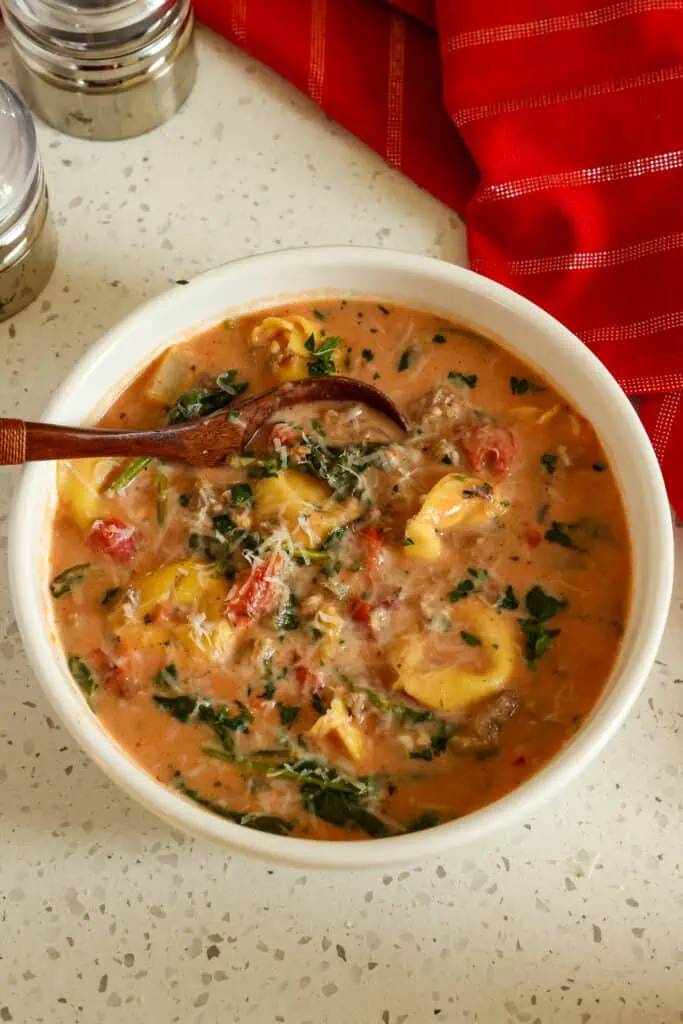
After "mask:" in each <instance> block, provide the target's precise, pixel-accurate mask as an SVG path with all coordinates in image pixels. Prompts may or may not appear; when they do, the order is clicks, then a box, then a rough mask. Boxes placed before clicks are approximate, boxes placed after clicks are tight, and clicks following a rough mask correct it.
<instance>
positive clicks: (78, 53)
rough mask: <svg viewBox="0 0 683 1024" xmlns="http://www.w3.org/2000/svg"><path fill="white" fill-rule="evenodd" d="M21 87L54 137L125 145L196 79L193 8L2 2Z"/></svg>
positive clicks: (158, 3)
mask: <svg viewBox="0 0 683 1024" xmlns="http://www.w3.org/2000/svg"><path fill="white" fill-rule="evenodd" d="M0 6H1V7H2V10H3V12H4V17H5V23H6V25H7V30H8V33H9V38H10V43H11V47H12V54H13V57H14V65H15V71H16V75H17V81H18V83H19V89H20V92H21V93H22V95H23V96H24V98H25V100H26V101H27V103H28V104H29V106H30V107H31V108H32V109H33V111H34V112H35V113H36V114H38V116H39V117H41V118H42V120H43V121H46V122H47V123H48V124H50V125H52V126H53V128H57V129H58V130H59V131H63V132H66V133H67V134H69V135H77V136H79V137H81V138H87V139H105V140H107V139H108V140H112V139H126V138H132V137H133V136H135V135H142V134H143V133H144V132H147V131H149V130H150V129H152V128H156V127H157V125H160V124H162V123H163V122H164V121H166V120H168V118H169V117H171V116H172V115H173V114H174V113H175V112H176V110H178V108H179V107H180V106H181V105H182V104H183V103H184V102H185V100H186V99H187V97H188V96H189V94H190V92H191V90H192V86H193V85H194V81H195V76H196V57H195V51H194V42H193V30H194V15H193V10H192V3H191V0H0Z"/></svg>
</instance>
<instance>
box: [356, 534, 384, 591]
mask: <svg viewBox="0 0 683 1024" xmlns="http://www.w3.org/2000/svg"><path fill="white" fill-rule="evenodd" d="M360 535H361V537H362V538H363V543H364V544H365V572H366V574H367V577H368V580H369V581H370V582H371V583H374V582H375V580H376V579H377V572H378V570H379V567H380V565H381V564H382V560H383V558H384V535H383V533H382V531H381V530H378V529H377V528H376V527H374V526H364V527H363V529H362V530H361V531H360Z"/></svg>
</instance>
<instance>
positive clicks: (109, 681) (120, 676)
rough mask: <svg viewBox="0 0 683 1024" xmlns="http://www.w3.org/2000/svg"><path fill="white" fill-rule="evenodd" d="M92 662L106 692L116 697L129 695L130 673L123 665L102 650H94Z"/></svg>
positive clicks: (91, 657)
mask: <svg viewBox="0 0 683 1024" xmlns="http://www.w3.org/2000/svg"><path fill="white" fill-rule="evenodd" d="M90 663H91V665H92V667H93V669H94V671H95V675H96V676H97V678H98V680H99V682H100V684H101V686H102V689H103V690H105V692H106V693H111V694H113V695H114V696H115V697H127V696H128V695H129V692H130V691H129V688H128V674H127V672H126V670H125V668H124V667H123V665H117V664H116V662H114V661H112V659H111V658H110V657H109V655H108V654H105V653H104V651H102V650H98V651H93V652H92V654H91V656H90Z"/></svg>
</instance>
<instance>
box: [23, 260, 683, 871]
mask: <svg viewBox="0 0 683 1024" xmlns="http://www.w3.org/2000/svg"><path fill="white" fill-rule="evenodd" d="M292 261H296V262H297V264H299V265H300V266H301V265H303V267H304V269H305V268H306V267H313V266H316V265H317V264H319V263H320V261H324V262H326V263H327V264H328V265H330V267H331V272H332V275H333V273H334V267H335V266H336V267H337V270H339V267H340V266H341V267H346V268H353V269H358V268H360V267H363V268H365V269H367V270H368V272H371V271H372V270H373V269H374V270H377V271H380V270H390V271H392V270H393V271H398V272H405V273H407V274H409V273H412V274H416V275H418V276H420V275H421V276H422V277H426V278H431V279H432V280H433V281H437V282H439V283H443V284H445V285H449V284H450V285H454V286H458V287H460V288H464V290H466V291H468V292H471V293H474V294H475V295H476V296H477V297H478V298H479V299H481V300H482V301H483V302H484V303H486V302H488V303H489V304H491V303H493V304H495V305H496V306H497V307H500V306H503V307H505V308H506V309H507V310H508V311H509V312H510V313H511V314H515V315H516V316H517V318H518V319H523V320H526V321H527V322H528V323H529V324H530V325H533V326H534V327H535V328H536V329H538V330H539V331H540V332H541V333H543V334H544V335H546V336H547V339H548V343H549V344H550V345H555V346H556V347H557V348H558V349H562V350H563V356H564V357H565V358H566V359H568V360H569V361H570V362H571V361H573V362H574V363H575V364H576V365H577V366H578V365H579V364H583V365H582V367H581V370H580V372H581V373H585V374H586V375H588V374H590V376H591V377H592V378H593V379H594V380H596V381H597V382H598V384H599V386H600V388H601V390H602V392H603V393H604V394H605V396H607V397H608V398H609V400H610V402H611V404H612V407H613V408H614V409H615V410H616V411H617V412H618V417H617V418H618V420H619V423H620V425H621V428H622V432H624V433H626V434H628V436H629V442H630V443H632V444H633V445H634V446H635V449H634V451H635V453H636V455H637V458H638V461H639V466H638V468H639V471H640V473H641V474H644V478H643V479H642V485H643V486H644V487H646V488H647V490H648V497H649V501H650V502H651V506H650V505H649V506H648V512H649V513H650V514H651V518H650V522H649V528H648V540H649V543H650V545H651V548H652V550H654V553H655V558H656V564H658V566H659V576H658V579H657V586H656V589H655V590H654V594H652V595H651V597H652V600H651V602H650V603H649V605H648V608H647V612H646V616H645V619H646V621H643V622H639V623H638V624H637V628H638V631H639V633H638V635H639V638H640V643H639V645H638V649H637V651H634V652H633V654H632V656H631V662H632V664H631V665H630V666H628V665H627V666H625V667H623V668H622V669H621V674H620V677H619V682H618V685H616V686H615V687H614V690H613V692H612V693H610V695H609V696H608V698H607V699H606V700H605V701H604V703H603V704H602V706H601V707H600V708H599V709H598V710H597V711H596V713H595V714H594V715H593V716H592V717H590V719H589V720H588V721H587V722H586V724H585V725H584V726H582V728H581V729H579V730H578V731H577V733H576V734H575V736H574V737H572V739H571V740H570V741H568V742H567V743H566V744H565V746H564V747H563V748H562V749H561V750H560V751H559V752H558V753H557V754H555V756H554V757H553V758H551V759H550V761H549V762H547V764H546V765H544V766H543V767H542V768H541V769H540V770H539V771H538V772H537V773H535V774H534V775H533V776H531V778H530V779H528V780H527V781H526V782H524V783H523V784H522V785H521V786H519V787H518V788H517V789H514V790H511V791H510V792H509V793H507V794H505V795H504V796H503V797H501V798H499V799H498V800H496V801H494V802H493V803H491V804H488V805H486V806H484V807H482V808H480V809H479V810H477V811H474V812H472V813H471V814H468V815H465V816H464V817H462V818H459V819H455V820H454V821H451V822H448V823H445V824H442V825H438V826H435V827H434V828H431V829H428V830H425V831H422V832H414V833H408V834H405V835H401V836H395V837H390V838H385V839H360V840H354V841H349V842H343V841H342V842H338V841H326V840H311V839H299V838H291V837H283V836H275V835H270V834H267V833H262V832H258V831H255V830H252V829H249V828H244V827H243V826H240V825H237V824H235V823H233V822H230V821H227V820H225V819H222V818H220V817H218V816H217V815H214V814H212V813H211V812H209V811H206V810H204V809H203V808H201V807H199V806H198V805H194V804H192V803H191V802H190V801H189V800H187V799H186V798H185V797H183V796H181V795H180V794H179V793H177V792H174V791H173V790H171V789H170V788H168V787H166V786H164V785H163V784H162V783H159V782H157V781H156V780H155V779H154V778H153V777H152V776H151V775H149V774H147V772H146V771H145V770H144V769H143V768H141V767H138V765H137V764H136V763H135V762H134V761H133V760H132V758H130V757H129V756H128V755H127V754H126V753H125V752H124V751H123V749H122V748H121V747H119V746H118V744H117V743H116V741H115V740H114V738H113V737H111V736H110V735H109V734H108V733H107V732H106V731H105V730H104V728H103V727H102V726H101V725H100V724H99V720H98V719H97V717H96V716H95V715H94V714H93V713H92V712H91V711H90V709H89V708H88V707H87V704H86V702H85V700H84V699H83V697H82V696H81V694H80V693H78V692H77V691H76V688H75V686H74V684H73V682H72V680H71V679H70V677H69V676H68V673H67V672H66V667H65V659H64V655H63V654H62V659H61V663H60V661H59V658H58V656H57V651H56V640H55V637H54V631H53V630H52V629H51V628H50V626H49V623H48V618H49V616H48V614H47V612H46V611H45V608H46V605H45V600H44V599H43V597H42V595H41V594H40V588H39V587H37V588H34V586H33V584H32V580H33V578H34V577H37V575H39V573H38V570H37V565H36V555H37V551H36V549H37V548H39V547H40V543H39V538H40V530H41V529H42V527H41V523H40V522H39V520H40V517H41V515H43V513H44V511H45V508H46V501H47V480H48V476H47V473H48V469H47V467H48V466H49V465H50V464H49V463H36V464H32V465H30V466H27V467H26V468H25V469H24V471H23V475H22V478H21V480H20V482H19V485H18V487H17V490H16V494H15V498H14V502H13V507H12V511H11V517H10V531H9V551H8V561H9V579H10V589H11V593H12V600H13V604H14V610H15V615H16V619H17V624H18V626H19V631H20V634H21V636H22V640H23V643H24V647H25V649H26V652H27V655H28V658H29V661H30V663H31V665H32V668H33V670H34V672H35V674H36V676H37V677H38V680H39V682H40V684H41V686H42V688H43V690H44V691H45V693H46V695H47V697H48V700H49V701H50V703H51V704H52V706H53V708H54V709H55V711H56V712H57V714H58V715H59V716H60V718H61V719H62V721H63V722H64V723H65V725H66V727H67V728H68V730H69V732H70V733H71V735H72V736H73V737H74V738H75V739H76V740H77V741H78V743H79V744H80V745H81V746H82V747H83V748H84V749H85V750H86V751H87V753H88V754H89V755H90V757H91V758H92V759H93V760H94V761H95V763H96V764H98V765H99V767H100V768H102V770H103V771H104V772H105V773H106V774H107V775H108V776H109V778H111V779H112V780H113V781H114V782H116V783H117V784H118V785H119V786H120V787H121V788H122V789H123V790H124V791H126V792H127V793H128V794H129V795H130V796H132V797H133V798H134V799H135V800H136V801H137V802H138V803H140V804H142V806H144V807H145V808H147V809H148V810H150V811H151V812H152V813H153V814H155V815H156V816H157V817H159V818H161V819H162V820H164V821H166V822H167V823H168V824H170V825H172V826H174V827H177V828H181V829H183V830H185V831H187V832H189V833H191V834H193V835H195V836H198V837H202V838H207V839H211V840H213V841H217V842H219V843H221V844H222V845H223V846H225V847H228V848H229V849H231V850H233V851H235V852H239V853H243V854H247V855H250V856H253V857H257V858H260V859H262V860H266V861H269V862H272V863H277V864H281V865H288V866H297V867H306V868H342V869H359V868H373V867H374V868H377V867H387V866H389V865H397V864H401V863H406V862H416V861H419V860H421V859H423V858H424V857H426V856H434V855H438V854H440V853H444V852H445V851H447V850H450V849H454V848H458V847H462V846H464V845H466V844H469V843H471V842H473V841H474V840H478V839H484V838H485V837H489V836H490V835H491V834H492V833H494V832H496V831H500V830H502V829H504V828H507V827H509V826H511V825H512V824H513V823H514V822H519V821H520V820H523V819H524V818H526V817H528V816H529V815H531V814H532V813H533V812H534V811H536V810H537V809H538V808H539V807H540V806H541V805H542V804H543V803H545V802H547V801H548V800H550V798H551V797H552V796H553V795H554V794H556V793H557V792H559V791H560V790H561V789H562V788H563V787H564V786H565V785H567V784H568V783H569V782H570V781H571V780H572V779H573V778H575V777H576V776H577V775H578V774H579V772H581V771H582V770H583V769H584V768H585V767H586V765H587V764H588V763H589V762H590V761H592V760H593V759H594V758H595V757H596V756H597V755H598V754H599V753H600V751H601V750H602V749H603V748H604V746H605V745H606V743H607V742H608V741H609V740H610V739H611V737H612V736H613V735H614V733H615V732H616V731H617V729H618V728H619V726H620V725H621V723H622V722H623V720H624V718H625V717H626V715H627V714H628V712H629V711H630V709H631V707H632V706H633V704H634V702H635V700H636V698H637V697H638V695H639V693H640V691H641V689H642V687H643V685H644V683H645V681H646V678H647V674H648V672H649V670H650V667H651V665H652V662H653V661H654V658H655V655H656V651H657V647H658V644H659V641H660V639H661V636H662V633H663V631H664V626H665V623H666V617H667V614H668V609H669V603H670V598H671V592H672V587H673V554H674V547H673V529H672V522H671V515H670V509H669V504H668V499H667V496H666V489H665V486H664V482H663V479H662V476H661V472H660V469H659V466H658V463H657V460H656V457H655V454H654V452H653V450H652V447H651V446H650V442H649V440H648V438H647V435H646V434H645V431H644V429H643V427H642V425H641V424H640V421H639V419H638V417H637V414H636V412H635V410H634V408H633V406H632V405H631V403H630V402H629V400H628V398H627V397H626V396H625V395H624V393H623V392H622V390H621V388H620V387H619V385H618V384H617V383H616V381H615V380H614V378H613V377H612V376H611V374H610V373H609V372H608V371H607V370H606V368H605V367H604V366H603V365H602V363H600V361H599V360H598V359H597V358H596V356H595V355H593V353H592V352H591V351H590V350H589V349H588V348H587V347H586V346H585V345H583V343H582V342H581V341H580V340H579V339H578V338H577V337H576V336H575V335H573V334H572V333H571V332H570V331H569V330H568V329H567V328H565V327H564V326H563V325H562V324H560V323H559V322H558V321H557V320H555V319H554V318H553V317H552V316H550V314H548V313H546V312H545V311H543V310H542V309H540V308H539V307H538V306H536V305H535V304H534V303H532V302H530V301H529V300H527V299H525V298H523V297H522V296H519V295H517V294H516V293H514V292H512V291H511V290H510V289H508V288H506V287H504V286H503V285H500V284H498V283H496V282H494V281H491V280H489V279H487V278H484V277H482V276H481V275H479V274H476V273H474V272H473V271H470V270H468V269H465V268H463V267H459V266H456V265H454V264H449V263H446V262H444V261H441V260H438V259H434V258H432V257H427V256H422V255H416V254H413V253H406V252H400V251H397V250H390V249H382V248H374V247H359V246H310V247H308V246H307V247H303V248H300V249H286V250H278V251H275V252H270V253H262V254H257V255H253V256H247V257H244V258H242V259H239V260H235V261H233V262H231V263H227V264H225V265H223V266H221V267H218V268H216V269H214V270H211V271H208V272H206V273H203V274H200V275H199V276H198V277H197V278H195V279H194V280H193V281H191V282H190V283H189V284H188V285H182V286H176V287H173V288H171V289H169V290H168V291H166V292H164V293H162V294H161V295H159V296H157V297H156V298H154V299H152V300H151V301H149V302H147V303H145V304H143V305H142V306H140V307H138V308H137V309H136V310H134V311H133V312H132V313H131V314H129V315H128V316H127V317H125V318H124V319H123V320H121V321H120V322H119V323H117V324H116V325H115V326H114V327H113V328H112V329H110V330H109V331H107V332H106V334H105V335H104V337H102V338H101V340H100V341H99V342H97V343H96V344H95V345H94V346H93V347H92V348H91V349H90V350H89V352H88V353H87V354H86V355H85V356H84V357H83V358H82V359H80V360H79V361H78V362H77V364H76V365H75V366H74V368H73V369H72V370H71V372H70V373H69V374H68V376H67V377H66V379H65V380H64V381H63V383H62V384H61V385H60V386H59V388H58V389H57V391H56V392H55V393H54V395H53V397H52V400H51V402H50V403H49V406H48V408H47V409H46V411H45V414H44V417H43V418H44V419H45V420H49V419H50V418H53V417H54V416H55V415H56V414H58V415H60V417H61V419H62V420H63V421H65V422H68V421H69V420H68V416H66V417H65V416H64V414H63V407H64V406H65V405H68V402H69V400H70V397H71V395H72V392H74V391H76V390H77V389H78V388H80V387H81V386H82V385H83V382H84V380H85V379H86V378H88V377H89V376H90V375H91V374H92V373H93V372H94V371H95V370H96V368H98V367H99V366H100V365H101V364H102V363H106V362H107V361H108V360H110V359H113V358H114V350H115V349H117V347H119V346H120V345H121V340H122V338H125V336H126V335H128V334H130V332H131V330H132V329H133V328H135V326H136V325H138V324H140V323H143V322H144V321H146V320H149V319H154V318H155V317H156V316H157V315H161V313H162V311H164V313H167V312H168V310H169V308H171V307H173V306H174V305H175V306H176V307H179V306H182V305H184V304H186V303H187V302H188V299H189V300H192V299H194V300H195V302H196V304H197V305H198V306H201V304H202V300H203V296H204V295H207V294H209V293H211V292H212V290H213V289H214V287H215V285H216V284H217V283H219V282H223V281H225V279H226V277H230V276H233V275H235V274H236V273H239V272H240V270H241V271H243V272H244V271H245V270H246V271H249V270H253V272H254V274H256V275H257V277H258V275H259V274H263V275H264V276H265V275H267V274H271V275H277V271H278V270H282V269H283V268H284V267H285V266H286V265H291V264H292ZM331 287H333V282H331ZM264 290H265V288H264ZM323 291H324V289H322V288H317V289H316V288H311V290H310V291H309V293H308V295H309V296H310V297H311V298H313V297H314V296H317V297H320V296H321V293H322V292H323ZM371 291H372V290H371ZM380 293H381V289H377V290H376V294H377V295H379V294H380ZM304 294H305V293H302V297H303V295H304ZM273 301H274V300H273V298H272V297H271V298H270V299H267V298H265V297H264V300H263V303H261V304H259V305H260V307H261V308H265V307H266V305H267V303H268V302H271V303H272V302H273ZM394 301H396V300H394ZM399 301H400V300H399ZM190 304H191V303H190ZM200 321H201V317H200V316H199V315H198V316H197V324H196V327H195V328H194V329H193V331H192V332H189V333H197V332H198V331H199V330H201V327H202V324H201V322H200ZM177 340H178V339H176V338H173V337H172V336H170V337H169V338H168V339H167V341H166V342H165V343H164V345H163V346H161V348H165V347H167V345H168V344H171V343H174V342H175V341H177ZM504 341H505V344H506V345H508V346H509V348H510V349H511V351H513V352H514V351H515V345H514V343H512V342H510V341H508V339H504ZM161 348H158V349H157V350H156V351H160V350H161ZM153 355H154V350H152V351H150V352H148V353H146V355H145V358H144V360H142V361H139V362H138V363H136V364H135V365H133V362H134V361H133V360H131V358H130V356H129V354H128V353H127V354H126V357H125V360H123V361H124V363H125V366H126V369H125V370H124V371H122V372H121V374H120V380H121V382H123V381H124V380H126V381H127V380H130V379H132V377H133V376H135V375H137V373H139V372H140V370H141V369H142V367H143V366H144V365H146V364H147V363H148V362H149V360H150V359H151V358H153ZM523 358H525V359H526V360H527V361H529V360H528V357H526V356H523ZM544 372H545V371H544ZM126 374H128V376H127V377H126ZM102 399H103V396H102V395H97V396H96V401H95V403H94V407H97V405H101V403H102ZM574 401H577V404H579V405H580V401H579V400H577V399H576V398H574ZM107 404H108V403H107ZM624 503H625V506H626V512H627V517H628V519H629V525H630V526H631V525H632V524H631V517H630V510H629V508H628V502H627V500H626V496H624ZM632 544H633V551H634V555H635V551H636V544H635V540H634V539H633V530H632ZM41 578H42V581H43V589H45V588H44V576H42V577H41ZM653 586H654V585H653V584H651V589H652V587H653ZM632 628H636V627H635V626H633V625H632V623H629V627H628V629H629V631H630V630H631V629H632Z"/></svg>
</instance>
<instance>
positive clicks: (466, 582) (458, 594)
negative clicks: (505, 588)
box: [448, 569, 489, 604]
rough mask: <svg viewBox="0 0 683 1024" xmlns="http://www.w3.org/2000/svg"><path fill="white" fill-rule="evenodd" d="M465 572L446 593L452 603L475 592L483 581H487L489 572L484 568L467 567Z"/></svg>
mask: <svg viewBox="0 0 683 1024" xmlns="http://www.w3.org/2000/svg"><path fill="white" fill-rule="evenodd" d="M467 573H468V575H467V576H465V577H463V578H462V579H461V580H459V581H458V582H457V583H456V585H455V587H454V588H453V590H451V591H450V592H449V594H448V597H449V599H450V600H451V601H452V602H453V603H454V604H455V602H456V601H462V600H463V598H465V597H469V595H470V594H474V593H476V591H478V590H479V589H480V587H481V586H482V585H483V584H484V583H488V580H489V574H488V573H487V571H486V569H468V570H467Z"/></svg>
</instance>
